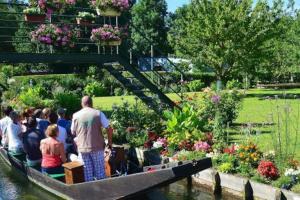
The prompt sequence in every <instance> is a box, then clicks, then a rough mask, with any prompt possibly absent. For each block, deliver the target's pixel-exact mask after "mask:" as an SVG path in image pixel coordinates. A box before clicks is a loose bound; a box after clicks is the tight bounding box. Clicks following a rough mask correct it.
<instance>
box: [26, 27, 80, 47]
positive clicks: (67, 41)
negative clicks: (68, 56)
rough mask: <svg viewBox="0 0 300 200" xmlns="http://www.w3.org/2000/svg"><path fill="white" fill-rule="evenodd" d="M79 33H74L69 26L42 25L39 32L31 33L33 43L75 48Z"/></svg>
mask: <svg viewBox="0 0 300 200" xmlns="http://www.w3.org/2000/svg"><path fill="white" fill-rule="evenodd" d="M78 36H79V32H77V31H73V30H72V29H71V28H70V27H69V26H66V25H64V26H57V25H54V24H42V25H40V26H39V27H38V29H37V30H35V31H32V32H31V41H33V42H40V43H42V44H46V45H54V46H57V47H74V45H75V44H74V42H75V40H76V38H77V37H78Z"/></svg>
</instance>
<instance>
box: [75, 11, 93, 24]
mask: <svg viewBox="0 0 300 200" xmlns="http://www.w3.org/2000/svg"><path fill="white" fill-rule="evenodd" d="M95 18H96V16H95V15H94V14H93V13H89V12H79V13H78V15H77V18H76V21H77V24H78V25H81V26H89V25H91V24H93V23H94V22H95V21H94V20H95Z"/></svg>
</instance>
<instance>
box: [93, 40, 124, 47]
mask: <svg viewBox="0 0 300 200" xmlns="http://www.w3.org/2000/svg"><path fill="white" fill-rule="evenodd" d="M121 44H122V40H116V41H101V42H100V43H97V44H96V45H97V46H120V45H121Z"/></svg>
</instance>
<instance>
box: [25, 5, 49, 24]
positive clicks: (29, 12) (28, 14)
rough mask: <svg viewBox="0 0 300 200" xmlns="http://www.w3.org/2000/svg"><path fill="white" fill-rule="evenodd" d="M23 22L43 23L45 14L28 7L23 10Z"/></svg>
mask: <svg viewBox="0 0 300 200" xmlns="http://www.w3.org/2000/svg"><path fill="white" fill-rule="evenodd" d="M23 13H24V18H25V21H27V22H35V23H43V22H44V21H45V19H46V15H45V12H44V11H43V10H41V9H40V8H38V7H28V8H25V9H24V10H23Z"/></svg>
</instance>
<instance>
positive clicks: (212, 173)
mask: <svg viewBox="0 0 300 200" xmlns="http://www.w3.org/2000/svg"><path fill="white" fill-rule="evenodd" d="M192 178H193V181H194V183H195V184H196V185H199V186H200V187H201V188H203V189H205V191H206V192H209V193H215V192H216V191H217V189H218V184H219V182H220V181H218V180H217V171H216V170H214V169H213V168H209V169H206V170H203V171H201V172H199V173H197V174H195V175H193V177H192Z"/></svg>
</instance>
